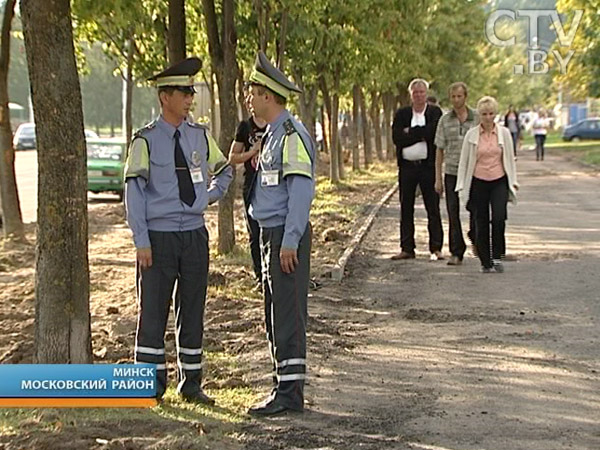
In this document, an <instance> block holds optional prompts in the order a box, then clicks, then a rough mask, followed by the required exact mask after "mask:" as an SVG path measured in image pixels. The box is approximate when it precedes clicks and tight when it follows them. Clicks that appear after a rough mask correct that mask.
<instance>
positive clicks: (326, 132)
mask: <svg viewBox="0 0 600 450" xmlns="http://www.w3.org/2000/svg"><path fill="white" fill-rule="evenodd" d="M319 115H320V116H321V130H322V133H323V148H322V149H321V151H323V152H324V153H329V120H327V114H325V105H323V106H322V107H321V108H320V111H319Z"/></svg>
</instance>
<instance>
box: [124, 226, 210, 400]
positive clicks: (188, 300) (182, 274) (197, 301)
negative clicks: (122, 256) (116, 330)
mask: <svg viewBox="0 0 600 450" xmlns="http://www.w3.org/2000/svg"><path fill="white" fill-rule="evenodd" d="M149 235H150V242H151V246H152V266H151V267H150V268H148V269H145V270H140V269H139V266H138V269H137V289H138V302H139V305H138V306H139V314H138V325H137V334H136V346H135V361H136V362H139V363H154V364H157V371H156V374H157V388H156V394H157V397H158V398H160V397H162V395H163V394H164V393H165V390H166V388H167V372H166V359H165V339H164V338H165V330H166V326H167V319H168V317H169V307H170V305H171V300H172V299H173V289H174V287H175V283H177V289H176V292H175V297H174V302H173V309H174V311H175V323H176V327H177V330H176V331H177V334H176V336H177V342H176V343H177V367H178V371H177V373H178V380H179V383H178V386H177V392H178V393H181V394H184V395H194V394H195V393H197V392H198V391H199V390H200V383H201V380H202V334H203V329H204V327H203V325H204V303H205V301H206V286H207V280H208V255H209V253H208V231H207V230H206V228H205V227H202V228H198V229H196V230H192V231H174V232H159V231H150V232H149Z"/></svg>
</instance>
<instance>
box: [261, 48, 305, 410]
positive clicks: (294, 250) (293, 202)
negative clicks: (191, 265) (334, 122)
mask: <svg viewBox="0 0 600 450" xmlns="http://www.w3.org/2000/svg"><path fill="white" fill-rule="evenodd" d="M250 83H251V86H250V105H251V106H250V108H251V110H252V113H253V114H254V115H255V116H257V117H260V118H262V119H264V120H265V121H266V122H267V123H268V125H267V129H266V130H265V134H264V135H263V138H262V149H261V152H260V156H259V160H258V170H257V172H256V177H255V180H254V184H253V186H252V192H251V193H250V200H251V206H250V215H251V216H252V217H253V218H254V219H255V220H257V221H258V223H259V225H260V229H261V254H262V261H263V264H262V267H263V291H264V296H265V316H266V317H265V319H266V329H267V337H268V340H269V344H270V350H271V357H272V360H273V363H274V370H275V373H274V375H275V376H276V385H275V388H274V389H273V391H272V393H271V395H270V396H269V397H268V398H267V399H266V400H265V401H263V402H262V403H259V404H258V405H255V406H253V407H252V408H250V410H249V413H250V414H253V415H260V416H268V415H274V414H280V413H283V412H286V411H302V410H303V409H304V380H305V378H306V321H307V298H308V283H309V274H310V246H311V228H310V224H309V214H310V207H311V203H312V199H313V197H314V192H315V163H314V159H315V150H314V148H315V147H314V144H313V141H312V139H311V138H310V136H309V134H308V132H307V131H306V128H304V126H303V125H302V124H301V123H300V122H298V121H297V120H296V119H294V117H292V115H291V114H290V113H289V111H288V110H287V109H286V108H285V105H286V100H287V98H288V97H289V96H290V94H291V92H292V91H294V92H301V91H300V89H299V88H298V87H297V86H295V85H294V84H293V83H291V82H290V81H289V80H288V79H287V78H286V77H285V75H284V74H283V73H281V72H280V71H279V70H278V69H277V68H275V67H274V66H273V65H272V64H271V63H270V61H269V60H268V59H267V57H266V56H265V55H264V54H263V53H262V52H261V53H259V54H258V56H257V59H256V65H255V68H254V71H253V72H252V74H251V76H250Z"/></svg>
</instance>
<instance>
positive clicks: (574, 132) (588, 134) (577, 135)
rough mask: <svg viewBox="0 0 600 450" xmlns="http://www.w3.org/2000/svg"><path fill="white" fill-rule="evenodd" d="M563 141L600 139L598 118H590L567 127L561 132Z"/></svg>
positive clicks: (599, 120) (599, 121)
mask: <svg viewBox="0 0 600 450" xmlns="http://www.w3.org/2000/svg"><path fill="white" fill-rule="evenodd" d="M563 139H564V140H565V141H579V140H581V139H600V118H598V117H592V118H589V119H584V120H581V121H579V122H577V123H576V124H574V125H569V126H568V127H565V129H564V130H563Z"/></svg>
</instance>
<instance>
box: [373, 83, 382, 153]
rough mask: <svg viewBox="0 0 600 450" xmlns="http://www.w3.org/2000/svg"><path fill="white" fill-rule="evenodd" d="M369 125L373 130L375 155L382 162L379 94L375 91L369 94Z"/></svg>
mask: <svg viewBox="0 0 600 450" xmlns="http://www.w3.org/2000/svg"><path fill="white" fill-rule="evenodd" d="M371 123H372V124H373V130H374V131H375V150H376V153H377V159H378V160H379V161H383V160H384V157H383V147H382V146H381V121H380V110H379V93H378V92H376V91H372V92H371Z"/></svg>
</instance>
